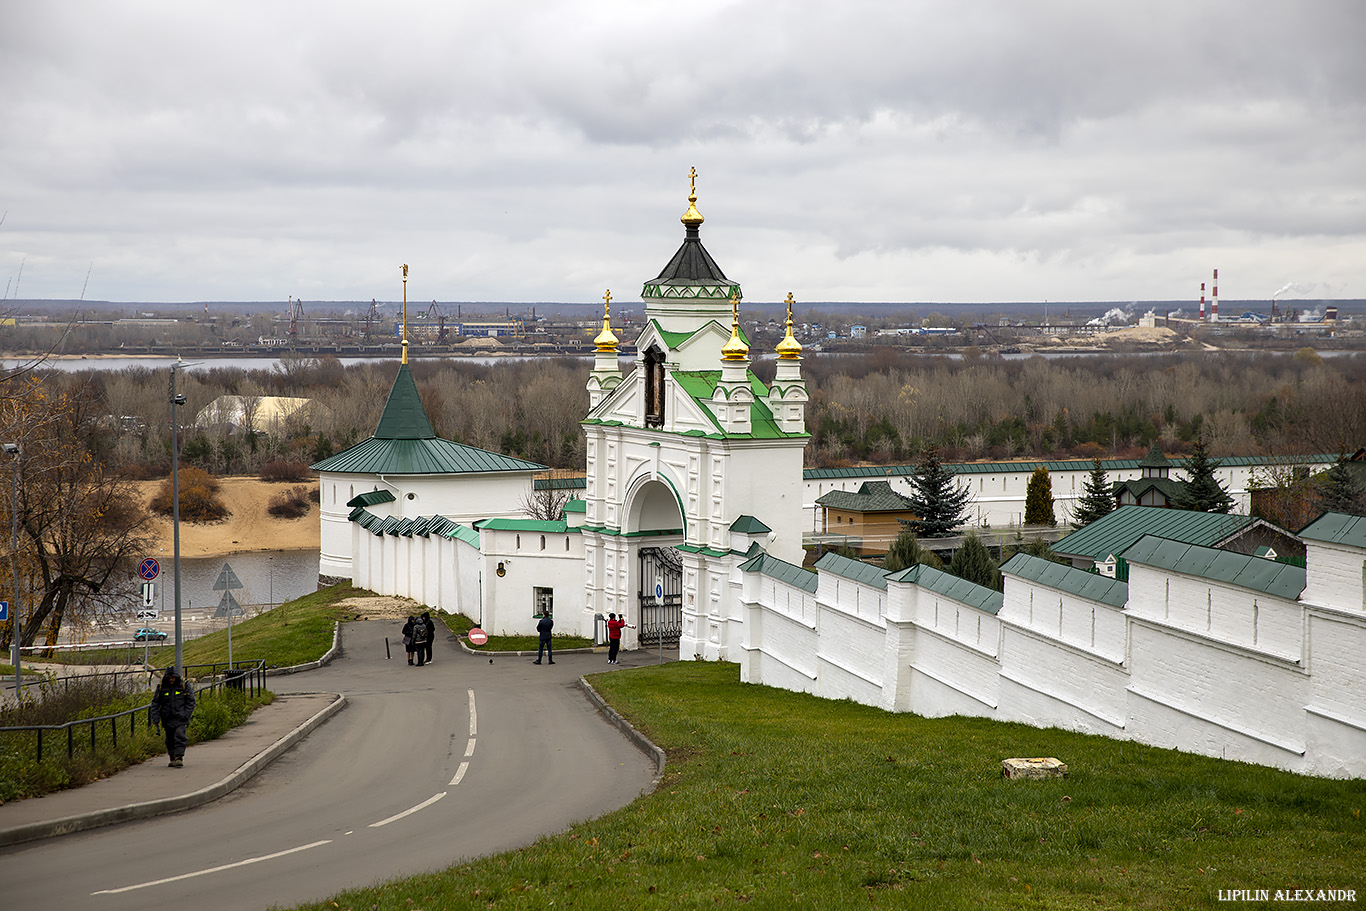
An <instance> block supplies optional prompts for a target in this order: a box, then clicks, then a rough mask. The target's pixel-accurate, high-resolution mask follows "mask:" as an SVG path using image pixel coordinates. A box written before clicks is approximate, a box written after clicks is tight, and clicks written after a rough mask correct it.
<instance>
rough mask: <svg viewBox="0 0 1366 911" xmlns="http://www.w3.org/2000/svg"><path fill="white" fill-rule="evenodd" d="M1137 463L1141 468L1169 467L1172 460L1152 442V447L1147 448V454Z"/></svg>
mask: <svg viewBox="0 0 1366 911" xmlns="http://www.w3.org/2000/svg"><path fill="white" fill-rule="evenodd" d="M1138 464H1139V465H1140V466H1141V467H1143V468H1170V467H1171V466H1172V461H1171V460H1170V459H1168V458H1167V457H1166V456H1165V455H1163V454H1162V447H1161V446H1158V445H1157V444H1156V443H1154V444H1153V448H1152V449H1149V450H1148V454H1147V455H1146V456H1144V457H1143V461H1141V462H1139V463H1138Z"/></svg>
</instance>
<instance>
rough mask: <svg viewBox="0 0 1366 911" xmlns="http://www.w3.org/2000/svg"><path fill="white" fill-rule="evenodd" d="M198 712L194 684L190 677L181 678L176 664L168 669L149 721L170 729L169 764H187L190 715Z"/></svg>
mask: <svg viewBox="0 0 1366 911" xmlns="http://www.w3.org/2000/svg"><path fill="white" fill-rule="evenodd" d="M193 714H194V687H192V686H190V682H189V681H188V680H184V679H182V678H181V676H180V674H178V673H176V669H175V668H174V667H169V668H167V669H166V675H165V676H164V677H162V678H161V683H159V684H158V685H157V689H156V692H155V693H154V694H153V695H152V704H151V706H149V707H148V709H147V721H148V722H149V723H150V724H153V725H156V724H160V725H161V727H162V730H164V731H165V732H166V753H167V754H168V755H169V756H170V757H171V761H170V763H169V764H168V765H169V766H170V767H171V768H173V769H178V768H181V767H182V766H184V765H185V747H186V746H188V745H189V742H190V738H189V734H188V731H189V727H190V716H192V715H193Z"/></svg>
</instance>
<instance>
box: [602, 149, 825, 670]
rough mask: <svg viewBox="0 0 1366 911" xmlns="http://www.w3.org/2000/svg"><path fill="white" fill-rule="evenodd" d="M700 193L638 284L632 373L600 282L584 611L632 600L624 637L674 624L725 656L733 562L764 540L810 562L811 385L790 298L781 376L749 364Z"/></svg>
mask: <svg viewBox="0 0 1366 911" xmlns="http://www.w3.org/2000/svg"><path fill="white" fill-rule="evenodd" d="M691 177H693V178H694V181H695V178H696V174H695V173H694V174H692V175H691ZM696 202H697V193H696V184H695V182H694V183H693V185H692V192H691V193H690V195H689V197H688V209H687V211H686V212H685V213H684V215H683V217H682V219H681V220H682V222H683V225H684V228H685V236H684V239H683V244H682V246H681V247H679V249H678V250H677V252H675V253H674V255H673V257H672V258H671V259H670V260H669V262H668V264H667V265H666V266H665V267H664V269H663V271H661V272H660V274H659V275H658V276H657V277H656V278H654V279H652V280H651V281H649V282H646V283H645V287H644V290H643V291H642V292H641V298H642V299H643V300H644V301H645V316H646V326H645V329H644V331H642V332H641V334H640V337H639V339H638V340H637V342H636V346H637V350H638V351H641V352H644V353H645V354H644V355H643V357H642V360H641V362H640V364H639V365H638V368H637V369H636V370H635V371H633V372H632V374H631V375H630V376H629V377H625V378H623V377H622V375H621V372H620V370H619V367H618V363H617V350H616V348H617V338H616V336H615V334H613V332H612V330H611V325H610V305H611V294H610V292H609V293H608V294H607V295H605V299H606V301H607V304H608V307H609V309H608V310H607V311H606V313H605V315H604V319H603V330H602V332H601V333H600V334H599V335H598V337H597V339H596V345H597V349H598V351H597V359H596V362H595V365H594V368H593V371H592V374H591V376H590V378H589V381H588V390H589V397H590V409H589V414H588V417H587V418H586V419H585V420H584V422H583V427H584V435H585V437H586V450H587V469H588V477H587V490H586V495H585V512H586V516H585V521H584V524H583V526H582V533H583V542H584V564H585V573H586V577H587V578H586V599H585V611H586V612H587V613H589V614H590V615H592V614H599V613H600V614H602V615H604V616H605V615H606V614H608V613H609V612H610V613H617V614H622V613H624V614H625V615H626V617H627V618H628V619H629V620H630V621H631V622H632V623H633V624H635V625H636V626H637V627H638V629H637V630H636V636H635V638H634V640H632V638H631V637H630V636H629V635H628V640H627V641H626V642H625V643H624V644H625V645H626V646H627V647H628V648H629V647H632V646H633V645H635V644H638V643H639V642H640V641H641V640H642V638H643V636H645V635H648V636H650V637H651V638H652V640H654V641H657V640H655V639H654V637H658V636H662V637H664V638H665V639H666V641H667V640H670V639H672V638H675V637H676V638H677V640H678V643H679V654H680V657H683V658H691V657H693V656H695V655H696V656H702V657H706V658H720V659H726V658H736V657H738V649H739V646H740V643H739V641H738V639H739V634H738V632H736V631H737V630H738V628H739V622H740V620H741V618H740V617H739V615H738V613H735V612H736V611H738V607H736V605H737V604H738V599H735V598H731V597H728V594H729V591H728V590H729V587H730V586H731V584H732V573H733V571H734V569H735V567H736V566H737V565H738V564H739V563H740V562H742V561H743V559H744V558H745V557H746V555H748V554H751V553H752V552H753V550H754V548H756V547H758V548H762V549H763V550H764V551H766V552H768V553H771V554H773V555H774V556H777V557H779V558H781V559H783V560H787V561H789V562H793V563H798V564H800V563H801V559H802V550H801V528H802V521H801V496H802V483H801V477H802V472H801V469H802V449H803V448H804V446H805V445H806V440H807V433H806V425H805V418H804V406H805V403H806V386H805V383H804V381H803V380H802V378H801V368H800V360H801V346H800V345H799V344H798V343H797V342H796V340H795V339H794V338H793V337H792V322H791V309H790V306H789V311H788V324H787V329H788V331H787V337H786V338H785V339H784V340H783V342H781V343H780V344H779V346H778V356H779V364H778V372H777V376H776V378H775V381H774V383H773V386H772V388H769V387H767V386H765V385H764V384H763V383H762V382H761V381H760V380H759V379H758V378H757V377H755V375H754V373H753V372H752V371H751V370H750V369H749V368H750V360H749V344H748V341H747V340H746V338H745V336H744V334H743V333H742V332H741V331H740V323H739V303H740V298H741V293H740V286H739V285H738V284H736V283H734V282H732V281H731V280H730V279H728V278H726V276H725V274H724V273H723V272H722V271H721V268H720V267H719V266H718V265H717V264H716V261H715V260H713V259H712V257H711V255H710V254H709V253H708V252H707V250H706V248H704V247H703V246H702V241H701V237H700V226H701V224H702V221H703V218H702V215H701V213H699V212H698V211H697V206H696ZM790 303H791V295H789V304H790ZM656 583H659V584H660V585H661V587H662V588H663V596H662V598H661V599H660V601H661V602H662V603H661V604H658V605H656V604H655V600H656V599H655V588H656ZM627 632H628V634H629V633H630V632H631V631H630V630H628V631H627Z"/></svg>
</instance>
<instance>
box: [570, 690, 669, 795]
mask: <svg viewBox="0 0 1366 911" xmlns="http://www.w3.org/2000/svg"><path fill="white" fill-rule="evenodd" d="M579 687H580V689H582V690H583V693H584V695H585V696H587V697H588V701H589V702H591V703H593V705H595V706H596V707H597V709H598V711H599V712H601V713H602V715H603V717H605V718H606V719H607V720H608V721H610V722H611V723H612V724H614V725H616V726H617V728H618V729H620V731H621V732H622V733H623V734H625V735H626V739H627V740H629V741H631V742H632V743H633V744H635V746H636V749H638V750H640V751H641V752H642V753H644V754H645V755H646V756H649V757H650V758H651V759H653V760H654V761H655V777H654V778H653V779H652V780H651V781H650V786H649V787H648V788H646V789H645V790H643V791H641V793H642V794H652V793H654V790H655V788H657V787H659V783H660V781H662V780H663V778H664V765H665V763H666V762H667V760H666V758H665V756H664V751H663V750H661V749H660V748H659V747H657V746H655V744H654V741H652V740H650V738H648V737H646V736H645V735H644V734H642V733H640V731H638V730H636V726H635V725H633V724H631V722H629V721H627V720H626V719H625V718H623V717H621V714H620V713H619V712H617V710H616V709H614V708H612V707H611V706H610V705H608V704H607V702H606V701H605V700H604V699H603V698H602V696H601V695H600V694H599V693H598V691H597V690H595V689H593V684H591V683H589V682H588V678H587V677H580V678H579Z"/></svg>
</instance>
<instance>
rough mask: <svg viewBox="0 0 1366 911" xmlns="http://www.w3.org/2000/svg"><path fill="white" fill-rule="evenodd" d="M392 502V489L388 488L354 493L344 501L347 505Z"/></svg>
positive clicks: (372, 504) (370, 504) (374, 504)
mask: <svg viewBox="0 0 1366 911" xmlns="http://www.w3.org/2000/svg"><path fill="white" fill-rule="evenodd" d="M392 502H394V494H393V491H390V490H368V491H366V492H365V493H361V494H356V495H355V496H354V497H352V498H351V499H349V500H347V501H346V505H347V506H376V505H378V504H380V503H392Z"/></svg>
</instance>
